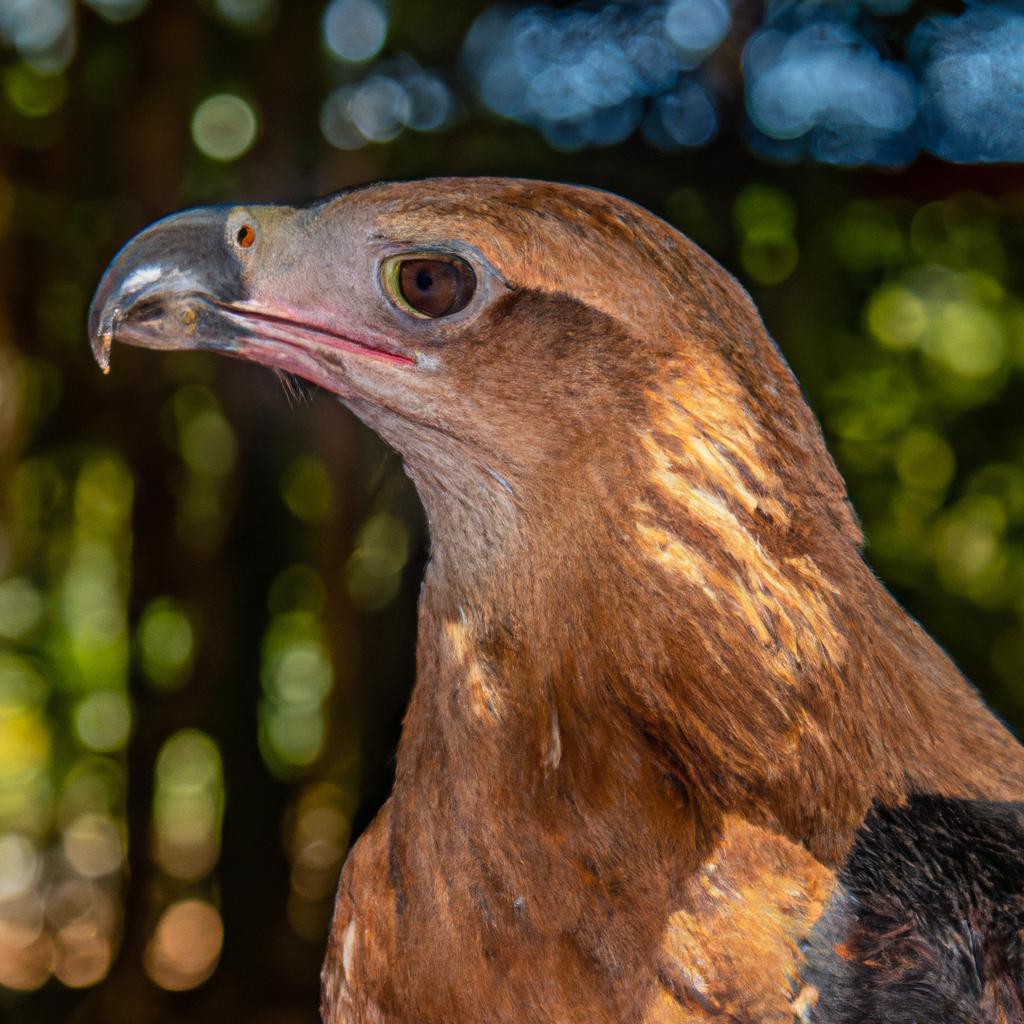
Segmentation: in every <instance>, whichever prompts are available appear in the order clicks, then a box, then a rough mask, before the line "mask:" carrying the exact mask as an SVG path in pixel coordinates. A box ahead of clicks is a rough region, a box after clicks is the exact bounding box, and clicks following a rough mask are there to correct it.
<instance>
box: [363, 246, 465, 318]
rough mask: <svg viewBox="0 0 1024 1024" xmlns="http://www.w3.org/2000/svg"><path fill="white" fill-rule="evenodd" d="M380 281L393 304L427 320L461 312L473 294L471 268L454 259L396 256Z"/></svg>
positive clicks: (456, 258) (386, 265)
mask: <svg viewBox="0 0 1024 1024" xmlns="http://www.w3.org/2000/svg"><path fill="white" fill-rule="evenodd" d="M383 280H384V286H385V289H386V290H387V292H388V294H389V295H390V296H391V299H392V300H393V301H394V302H395V304H396V305H398V306H399V307H400V308H401V309H403V310H405V311H406V312H407V313H412V315H413V316H418V317H423V318H425V319H428V320H436V319H437V318H438V317H442V316H451V314H452V313H458V311H459V310H460V309H465V308H466V306H467V305H468V303H469V300H470V299H471V298H472V297H473V292H474V291H476V274H474V273H473V268H472V267H471V266H470V265H469V264H468V263H467V262H466V261H465V260H462V259H459V257H458V256H448V255H445V256H432V255H431V256H398V257H395V258H394V259H391V260H389V261H388V262H387V263H386V264H385V266H384V274H383Z"/></svg>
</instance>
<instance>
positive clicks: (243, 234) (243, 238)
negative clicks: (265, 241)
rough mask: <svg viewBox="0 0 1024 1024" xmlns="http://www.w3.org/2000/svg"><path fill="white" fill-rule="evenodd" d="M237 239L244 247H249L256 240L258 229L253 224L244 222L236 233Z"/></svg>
mask: <svg viewBox="0 0 1024 1024" xmlns="http://www.w3.org/2000/svg"><path fill="white" fill-rule="evenodd" d="M235 241H236V242H238V244H239V245H240V246H241V247H242V248H243V249H248V248H249V246H251V245H252V244H253V242H255V241H256V229H255V228H254V227H253V226H252V225H251V224H243V225H242V226H241V227H240V228H239V229H238V232H237V233H236V235H235Z"/></svg>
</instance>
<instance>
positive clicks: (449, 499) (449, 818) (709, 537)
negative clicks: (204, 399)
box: [92, 179, 1024, 1024]
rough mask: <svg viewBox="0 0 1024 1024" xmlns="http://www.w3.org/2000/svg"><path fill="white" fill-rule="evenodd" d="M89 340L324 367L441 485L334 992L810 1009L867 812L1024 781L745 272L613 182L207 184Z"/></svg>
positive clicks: (486, 1002)
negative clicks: (283, 199)
mask: <svg viewBox="0 0 1024 1024" xmlns="http://www.w3.org/2000/svg"><path fill="white" fill-rule="evenodd" d="M246 227H248V228H250V229H252V230H253V231H254V237H255V242H254V243H250V244H247V245H244V251H243V247H242V241H241V240H242V239H243V238H248V237H249V236H248V235H246V234H245V233H244V232H243V228H246ZM413 258H416V259H421V260H422V259H428V260H434V261H435V262H434V263H431V264H430V266H431V267H436V265H437V261H438V260H440V261H441V262H444V261H449V262H453V263H455V264H457V265H459V266H460V267H463V270H462V271H460V272H462V273H463V274H465V271H464V267H465V266H468V267H469V268H470V269H471V272H472V273H471V277H472V283H475V288H472V287H471V286H470V285H465V287H467V288H470V291H471V292H472V294H471V297H470V299H469V300H468V302H467V304H466V305H465V308H462V309H456V310H455V311H454V312H453V313H451V314H450V315H440V316H437V317H436V318H432V319H424V318H420V317H418V316H415V315H413V314H414V310H410V309H409V308H407V304H406V303H404V302H403V301H401V296H398V297H397V299H398V301H396V296H395V295H394V294H393V289H394V287H395V285H394V283H393V281H392V280H391V278H389V277H388V271H387V268H388V267H389V266H391V263H390V262H389V261H392V260H394V259H398V260H399V266H403V265H404V264H401V260H402V259H413ZM211 264H213V266H212V267H211ZM417 266H418V265H417ZM413 269H414V270H415V268H413ZM410 280H411V278H410ZM417 280H419V279H417ZM423 280H424V281H428V279H426V278H424V279H423ZM465 280H469V278H467V277H465V276H464V280H463V283H464V281H465ZM403 281H404V278H403ZM403 286H404V285H403ZM428 286H431V285H430V282H429V281H428V283H427V284H425V285H424V287H428ZM409 287H412V285H409ZM453 287H454V286H453ZM459 287H463V285H459ZM389 289H390V290H389ZM403 294H405V293H403ZM453 294H454V293H453ZM460 301H461V300H460ZM456 305H457V303H456ZM92 332H93V338H94V346H95V347H96V350H97V354H98V356H99V357H100V358H101V360H105V359H106V358H108V357H109V347H110V343H111V342H112V340H114V339H115V338H117V339H122V338H123V339H124V340H126V341H128V342H130V343H135V344H142V345H148V346H151V347H157V348H187V347H207V348H214V349H219V350H222V351H228V352H229V353H231V354H235V355H240V356H242V357H243V358H250V359H254V360H256V361H258V362H261V363H265V364H267V365H271V366H275V367H278V368H282V369H285V370H288V371H290V372H296V373H298V374H300V375H302V376H305V377H307V378H308V379H310V380H313V381H314V382H316V383H319V384H321V385H322V386H324V387H327V388H329V389H331V390H333V391H334V392H336V393H337V394H338V395H339V396H340V397H341V398H342V400H343V401H344V402H345V403H346V404H347V405H348V406H349V407H350V408H351V409H352V410H353V411H354V412H355V413H356V414H357V415H358V416H360V417H361V418H362V419H363V420H364V421H365V422H367V423H368V424H369V425H370V426H371V427H373V428H374V429H375V430H377V431H378V432H379V433H380V434H381V436H382V437H384V438H385V439H386V440H387V441H388V442H390V443H391V444H392V445H394V446H395V447H396V448H397V449H398V450H399V451H400V452H401V453H402V455H403V457H404V459H405V462H406V466H407V469H408V472H409V474H410V476H411V477H412V478H413V480H414V481H415V483H416V486H417V488H418V491H419V494H420V496H421V498H422V501H423V504H424V507H425V509H426V513H427V518H428V522H429V527H430V535H431V545H432V546H431V559H430V564H429V566H428V568H427V572H426V578H425V580H424V585H423V590H422V595H421V599H420V613H419V637H418V653H417V682H416V687H415V690H414V693H413V696H412V700H411V703H410V706H409V710H408V713H407V716H406V720H405V726H404V731H403V735H402V741H401V746H400V749H399V753H398V761H397V772H396V779H395V786H394V791H393V793H392V795H391V798H390V799H389V801H388V803H387V804H386V806H385V807H384V809H383V810H382V811H381V813H380V814H379V815H378V817H377V819H376V820H375V821H374V822H373V824H372V825H371V826H370V828H369V829H368V830H367V832H366V833H365V834H364V835H363V836H362V838H361V839H360V840H359V842H358V843H357V844H356V846H355V847H354V849H353V851H352V853H351V854H350V856H349V859H348V862H347V864H346V865H345V868H344V871H343V874H342V878H341V883H340V888H339V894H338V902H337V909H336V913H335V918H334V923H333V926H332V930H331V937H330V942H329V948H328V954H327V961H326V963H325V967H324V976H323V977H324V985H323V1014H324V1019H325V1020H326V1021H327V1022H328V1024H335V1022H341V1021H359V1022H399V1021H401V1022H413V1021H416V1022H422V1024H433V1022H442V1021H445V1022H448V1021H463V1022H476V1021H480V1022H483V1021H487V1022H512V1021H515V1022H521V1021H560V1022H561V1021H565V1022H577V1021H578V1022H581V1024H582V1022H587V1024H599V1022H613V1021H614V1022H626V1021H628V1022H649V1024H655V1022H657V1024H683V1022H696V1021H764V1022H776V1021H779V1022H782V1021H792V1020H795V1019H803V1020H819V1019H822V1020H825V1021H826V1024H828V1020H836V1021H838V1020H839V1019H840V1018H839V1017H838V1016H832V1017H830V1018H828V1019H827V1020H826V1019H825V1018H819V1017H818V1016H816V1015H815V1014H816V1010H815V1007H816V1005H818V1003H819V1000H820V999H825V1001H826V1002H827V998H832V997H831V996H828V993H825V996H823V995H822V991H819V990H820V989H822V986H824V985H825V982H824V981H822V980H821V979H822V978H825V976H826V974H827V971H826V970H825V966H827V965H824V961H823V960H821V958H822V957H825V956H826V955H828V956H831V955H833V953H832V952H830V951H832V950H833V947H838V946H841V945H842V943H841V938H842V937H841V936H839V937H838V938H836V939H835V941H834V942H832V943H831V945H827V948H826V947H822V949H824V950H825V952H822V953H821V954H820V955H819V954H817V953H815V952H814V950H815V949H816V948H817V947H818V946H821V935H822V934H824V933H825V931H827V928H826V925H828V924H829V923H832V924H834V923H835V922H837V921H839V920H840V917H841V913H843V912H845V910H844V909H843V908H844V907H845V908H846V909H848V907H847V905H846V904H844V903H842V901H843V900H844V899H847V897H848V896H850V893H852V892H853V890H854V881H851V879H852V877H853V876H848V875H843V874H841V873H840V872H841V869H843V865H844V862H847V858H848V856H849V855H850V852H851V849H854V848H855V843H856V841H857V836H858V829H859V828H860V827H861V823H862V822H863V821H864V819H865V815H866V814H867V813H868V811H869V809H870V808H871V807H872V805H873V804H876V805H877V806H886V805H888V806H893V807H898V806H900V805H902V804H903V803H904V801H905V800H906V799H907V798H908V797H909V796H910V795H911V794H913V793H928V794H936V795H939V796H941V797H945V798H950V799H965V800H973V799H978V798H984V799H986V800H989V801H993V800H994V801H1009V800H1018V799H1020V798H1021V795H1022V793H1024V757H1022V754H1021V749H1020V747H1018V745H1017V744H1016V742H1015V741H1014V740H1013V739H1012V737H1011V736H1010V735H1009V734H1008V733H1007V732H1006V730H1005V729H1004V728H1003V727H1002V726H1001V725H1000V724H999V723H998V721H997V720H996V719H995V718H994V717H993V716H992V715H991V714H990V713H989V712H988V711H987V710H986V708H985V707H984V706H983V704H982V702H981V701H980V700H979V698H978V697H977V695H976V694H975V692H974V691H973V690H972V689H971V687H970V686H969V685H968V684H967V683H966V682H965V680H964V679H963V677H962V676H961V675H960V673H959V672H958V671H957V670H956V668H955V667H954V666H953V664H952V663H951V662H950V661H949V659H948V658H947V657H946V656H945V655H944V654H943V653H942V651H941V650H940V649H939V648H938V647H937V646H936V645H935V643H934V642H933V641H932V640H930V639H929V638H928V636H927V635H926V634H925V633H924V632H923V631H922V630H921V629H920V627H919V626H918V625H917V624H916V623H915V622H913V621H912V620H911V619H910V618H908V616H907V615H906V614H905V613H904V612H903V611H902V609H900V607H899V606H898V605H897V604H896V603H895V601H894V600H893V599H892V598H891V597H890V595H889V594H888V593H887V592H886V591H885V590H884V589H883V587H882V586H881V585H880V584H879V583H878V581H877V580H876V579H875V577H874V576H873V575H872V573H871V571H870V569H869V568H868V567H867V566H866V565H865V563H864V561H863V559H862V557H861V553H860V545H861V536H860V532H859V529H858V526H857V523H856V519H855V517H854V515H853V513H852V511H851V509H850V507H849V504H848V502H847V498H846V494H845V489H844V487H843V483H842V480H841V478H840V476H839V474H838V472H837V470H836V468H835V466H834V464H833V463H832V460H831V459H830V457H829V455H828V453H827V452H826V450H825V446H824V443H823V441H822V438H821V434H820V431H819V429H818V426H817V424H816V422H815V421H814V418H813V416H812V414H811V412H810V411H809V409H808V408H807V406H806V404H805V403H804V401H803V398H802V396H801V394H800V391H799V389H798V386H797V384H796V382H795V381H794V379H793V377H792V375H791V373H790V371H789V370H788V368H787V367H786V365H785V363H784V362H783V360H782V358H781V356H780V354H779V352H778V350H777V349H776V347H775V345H774V344H773V343H772V341H771V339H770V338H769V337H768V335H767V334H766V332H765V330H764V327H763V325H762V323H761V321H760V319H759V317H758V315H757V313H756V311H755V310H754V308H753V306H752V304H751V302H750V300H749V298H748V297H747V295H746V294H745V293H744V291H743V290H742V288H740V287H739V285H738V284H737V283H736V282H735V281H734V280H733V279H732V278H730V277H729V276H728V275H727V274H725V273H724V272H723V271H722V269H721V268H720V267H719V266H717V265H716V264H715V263H714V262H713V261H712V260H711V259H710V258H709V257H708V256H707V255H705V254H704V253H703V252H701V251H700V250H699V249H698V248H696V247H695V246H694V245H693V244H691V243H690V242H689V241H688V240H686V239H685V238H683V237H682V236H681V235H679V234H678V233H677V232H676V231H674V230H673V229H672V228H670V227H669V226H668V225H666V224H664V223H663V222H662V221H660V220H658V219H657V218H655V217H653V216H652V215H650V214H649V213H647V212H645V211H644V210H642V209H639V208H638V207H636V206H634V205H632V204H630V203H628V202H626V201H624V200H622V199H619V198H617V197H615V196H612V195H609V194H606V193H602V192H597V191H592V190H586V189H580V188H572V187H568V186H562V185H549V184H542V183H536V182H525V181H506V180H498V179H471V180H458V179H444V180H437V181H427V182H413V183H407V184H391V185H379V186H373V187H370V188H367V189H362V190H358V191H354V192H349V193H344V194H341V195H339V196H337V197H335V198H332V199H329V200H325V201H323V202H321V203H318V204H315V205H314V206H312V207H309V208H304V209H297V210H293V209H289V208H284V207H259V206H255V207H234V208H230V209H222V210H215V211H198V212H192V213H188V214H183V215H180V216H179V217H176V218H171V219H170V220H168V221H164V222H161V223H160V224H158V225H156V226H155V227H153V228H151V229H149V231H147V232H145V233H143V234H142V235H140V236H139V237H138V238H137V239H135V240H134V241H133V242H132V243H130V244H129V246H128V247H126V249H125V250H124V251H123V252H122V254H121V255H120V256H119V257H118V259H117V261H115V263H114V264H113V265H112V267H111V269H110V271H108V274H107V277H106V278H105V279H104V282H103V283H102V284H101V287H100V290H99V292H98V294H97V298H96V300H95V303H94V308H93V312H92ZM856 848H857V849H860V848H861V847H860V845H859V844H858V846H857V847H856ZM849 863H853V862H852V861H851V862H849ZM849 863H848V868H849ZM851 870H852V869H851ZM878 884H882V883H878ZM850 898H852V896H850ZM815 956H817V957H818V960H819V961H821V964H822V965H823V966H822V970H821V971H819V972H818V973H815V970H814V968H815V966H816V963H809V962H808V958H809V957H810V958H812V959H813V958H814V957H815ZM833 973H835V972H833ZM893 983H894V984H896V983H897V982H896V981H894V982H893ZM829 984H831V982H830V983H829ZM837 984H838V983H837ZM836 991H837V992H838V989H837V990H836ZM826 997H827V998H826ZM841 1001H842V1000H841V993H840V994H835V997H834V999H833V1002H835V1003H836V1005H838V1004H839V1002H841ZM822 1005H824V1003H822ZM922 1005H924V1004H922ZM928 1005H930V1004H928ZM829 1012H830V1013H832V1012H833V1011H831V1010H830V1011H829ZM867 1012H868V1011H865V1013H867ZM993 1012H994V1011H993ZM842 1019H843V1020H853V1019H864V1020H869V1019H875V1018H873V1017H869V1016H864V1017H863V1018H860V1017H857V1018H854V1017H848V1018H842ZM887 1019H888V1018H887ZM908 1019H909V1018H908ZM922 1019H923V1018H922ZM977 1019H979V1020H981V1019H984V1020H987V1019H989V1018H988V1017H984V1016H979V1017H978V1018H977ZM991 1019H993V1020H996V1019H1000V1018H997V1017H995V1016H993V1017H992V1018H991ZM1006 1019H1016V1018H1012V1017H1007V1018H1006Z"/></svg>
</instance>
